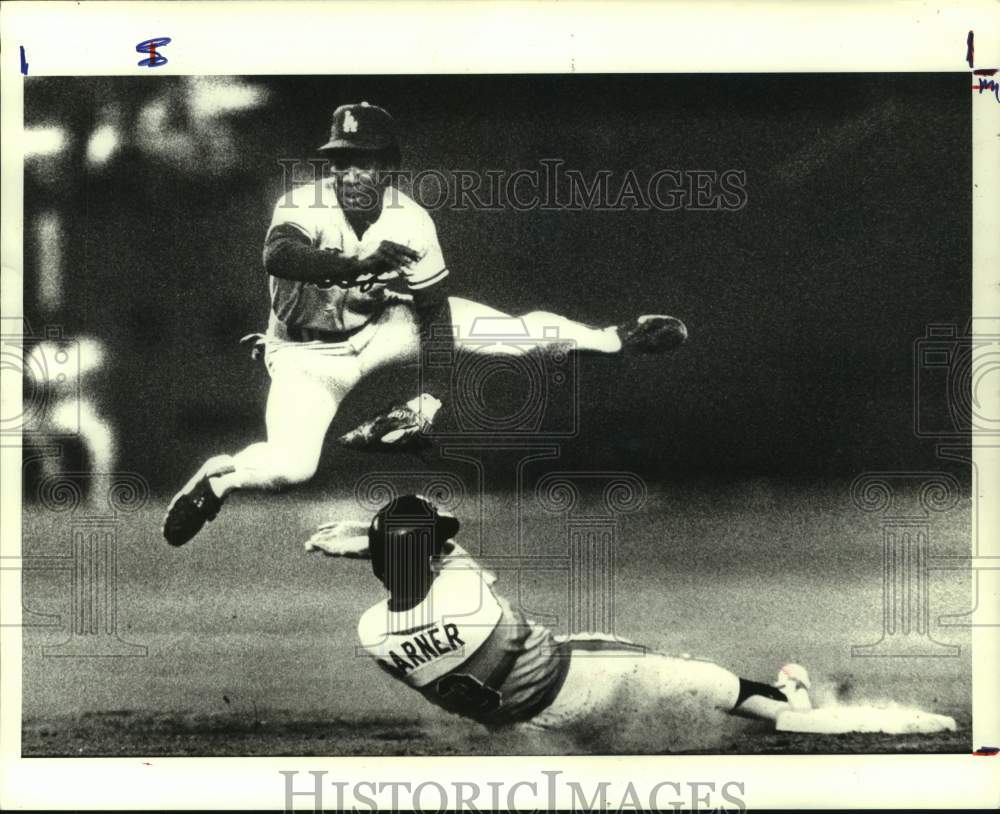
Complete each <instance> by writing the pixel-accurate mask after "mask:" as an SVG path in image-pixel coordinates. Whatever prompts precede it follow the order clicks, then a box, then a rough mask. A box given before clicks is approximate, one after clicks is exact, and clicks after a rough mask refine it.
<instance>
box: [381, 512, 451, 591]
mask: <svg viewBox="0 0 1000 814" xmlns="http://www.w3.org/2000/svg"><path fill="white" fill-rule="evenodd" d="M459 527H460V524H459V522H458V519H457V518H456V517H455V516H454V515H452V514H449V513H448V512H445V511H440V510H439V509H438V508H437V507H436V506H435V505H434V504H433V503H431V502H430V501H429V500H427V499H426V498H424V497H421V496H420V495H401V496H400V497H397V498H394V499H393V500H391V501H390V502H389V503H388V504H386V505H385V506H383V507H382V509H380V510H379V512H378V514H376V515H375V517H374V518H372V522H371V525H370V526H369V527H368V550H369V552H370V553H371V560H372V571H374V572H375V576H376V577H378V578H379V579H380V580H382V582H383V583H384V582H386V570H387V566H388V570H389V571H392V572H395V573H400V572H402V571H404V570H405V571H409V570H410V569H411V568H414V569H416V570H417V571H418V572H419V571H423V570H425V569H427V568H428V567H429V566H428V563H429V561H430V558H431V557H436V556H438V555H439V554H440V553H441V551H442V549H443V548H444V544H445V542H446V541H448V540H450V539H451V538H452V537H454V536H455V535H456V534H457V533H458V529H459Z"/></svg>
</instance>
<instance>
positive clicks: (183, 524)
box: [163, 461, 233, 546]
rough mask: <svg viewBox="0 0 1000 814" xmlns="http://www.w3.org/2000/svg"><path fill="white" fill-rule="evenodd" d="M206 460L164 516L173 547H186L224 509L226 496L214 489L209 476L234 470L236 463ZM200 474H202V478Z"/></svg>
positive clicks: (165, 537) (164, 535) (166, 531)
mask: <svg viewBox="0 0 1000 814" xmlns="http://www.w3.org/2000/svg"><path fill="white" fill-rule="evenodd" d="M210 463H212V462H211V461H210V462H209V463H206V464H205V466H203V467H202V468H201V470H200V471H199V473H198V475H195V477H194V478H192V479H191V481H189V482H188V485H187V486H185V487H184V489H182V490H181V491H180V492H179V493H178V494H177V496H176V497H175V498H174V499H173V500H172V501H171V503H170V506H169V508H168V509H167V515H166V517H164V518H163V538H164V539H165V540H166V541H167V542H168V543H170V545H172V546H182V545H184V544H185V543H186V542H188V541H190V540H191V539H192V538H193V537H194V536H195V535H196V534H197V533H198V532H199V531H201V528H202V526H204V525H205V523H206V522H208V521H209V520H214V519H215V518H216V517H217V516H218V514H219V509H221V508H222V504H223V502H224V498H220V497H219V496H218V495H216V494H215V492H213V491H212V486H211V484H210V483H209V479H210V478H212V477H215V476H217V475H225V474H228V473H229V472H232V471H233V467H232V465H227V466H222V467H218V466H216V467H210V466H209V464H210ZM199 475H200V477H199Z"/></svg>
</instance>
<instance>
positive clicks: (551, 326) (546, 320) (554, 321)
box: [521, 311, 566, 338]
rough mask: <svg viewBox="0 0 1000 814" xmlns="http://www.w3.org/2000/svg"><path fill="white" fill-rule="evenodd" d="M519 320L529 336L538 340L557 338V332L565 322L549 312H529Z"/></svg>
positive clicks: (564, 319) (562, 318) (557, 315)
mask: <svg viewBox="0 0 1000 814" xmlns="http://www.w3.org/2000/svg"><path fill="white" fill-rule="evenodd" d="M521 320H522V321H523V322H524V325H525V327H526V328H527V329H528V332H529V333H530V334H531V336H533V337H538V338H550V337H551V338H558V334H559V331H561V329H562V327H563V325H564V323H565V322H566V318H565V317H561V316H559V314H553V313H552V312H550V311H529V312H528V313H527V314H525V315H524V316H523V317H521Z"/></svg>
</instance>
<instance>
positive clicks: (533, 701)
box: [306, 495, 812, 752]
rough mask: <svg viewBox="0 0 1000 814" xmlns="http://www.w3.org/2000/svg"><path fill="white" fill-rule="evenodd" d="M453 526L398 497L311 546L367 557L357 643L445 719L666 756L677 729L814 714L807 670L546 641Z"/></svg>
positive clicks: (591, 640) (616, 642)
mask: <svg viewBox="0 0 1000 814" xmlns="http://www.w3.org/2000/svg"><path fill="white" fill-rule="evenodd" d="M458 530H459V522H458V520H457V519H456V518H455V517H453V516H452V515H450V514H447V513H445V512H442V511H439V510H438V509H437V508H436V507H435V506H434V505H433V504H432V503H430V502H429V501H427V500H425V499H424V498H422V497H419V496H417V495H406V496H402V497H398V498H396V499H395V500H393V501H391V502H390V503H389V504H387V505H386V506H385V507H383V508H382V510H381V511H379V512H378V514H376V515H375V517H374V519H373V520H372V521H371V524H370V525H369V526H367V528H366V526H365V524H359V523H350V522H339V523H333V524H329V525H327V526H321V527H320V529H319V530H318V531H317V532H316V534H314V535H313V537H312V538H311V539H310V540H309V541H308V542H307V543H306V548H307V550H312V551H319V552H322V553H324V554H327V555H330V556H334V557H354V558H367V559H370V560H371V566H372V570H373V571H374V572H375V576H376V577H377V578H378V579H379V580H380V581H381V582H382V584H383V585H384V586H385V588H386V590H388V592H389V596H388V598H387V599H383V600H382V601H381V602H379V603H378V604H377V605H374V606H373V607H371V608H369V609H368V610H367V611H366V612H365V613H364V614H363V615H362V617H361V620H360V622H359V623H358V636H359V638H360V642H361V646H362V647H363V648H364V650H365V651H366V652H367V653H368V655H370V656H371V657H373V658H374V659H375V660H376V662H377V663H378V665H379V666H380V667H381V668H382V669H383V670H385V671H386V672H387V673H389V675H391V676H392V677H393V678H396V679H398V680H400V681H402V682H403V683H404V684H406V685H407V686H409V687H411V688H413V689H414V690H416V691H417V692H419V693H420V694H421V695H423V696H424V698H426V699H427V700H428V701H430V702H431V703H432V704H436V705H438V706H440V707H443V708H444V709H446V710H448V711H449V712H453V713H457V714H459V715H463V716H465V717H467V718H471V719H472V720H474V721H478V722H479V723H481V724H484V725H485V726H487V727H490V728H499V727H519V728H522V729H523V730H525V731H527V732H529V733H530V732H533V733H550V734H555V735H558V736H559V737H560V738H561V739H564V738H567V739H569V740H570V742H571V745H572V748H573V749H580V750H582V751H595V750H598V751H622V750H623V749H634V748H635V747H636V745H637V742H638V744H639V745H641V748H642V750H643V751H653V752H658V751H668V750H669V749H670V748H671V743H676V742H677V737H678V734H679V733H678V732H677V731H676V727H677V726H678V723H677V722H678V721H683V722H684V723H685V725H687V726H690V727H694V728H697V727H698V726H705V725H708V724H710V723H711V722H712V719H713V718H715V719H717V722H721V720H722V719H724V718H725V716H726V715H727V714H729V715H737V716H741V717H747V718H757V719H762V720H765V721H770V722H775V723H776V722H777V720H778V717H779V716H780V715H782V714H783V713H785V712H787V711H790V710H795V711H796V712H803V711H805V710H809V709H811V707H812V704H811V702H810V699H809V692H808V688H809V676H808V674H807V672H806V670H805V668H803V667H801V666H800V665H796V664H786V665H785V666H784V667H783V668H782V669H781V671H780V672H779V674H778V681H777V683H776V684H775V685H774V686H769V685H767V684H761V683H758V682H756V681H749V680H747V679H744V678H739V677H737V676H736V675H734V674H733V673H731V672H729V671H728V670H725V669H723V668H722V667H719V666H718V665H715V664H712V663H710V662H706V661H699V660H692V659H685V658H671V657H668V656H665V655H661V654H658V653H652V652H647V651H645V650H644V649H642V648H640V647H638V646H637V645H634V644H632V643H630V642H627V641H624V640H620V639H613V638H611V637H608V636H606V635H605V636H600V635H582V636H581V635H578V636H570V637H558V636H554V635H553V634H552V632H551V631H550V630H549V629H548V628H546V627H545V626H544V625H541V624H538V623H537V622H534V621H532V620H530V619H528V618H526V617H525V616H524V614H523V613H522V612H521V611H520V610H517V609H515V608H513V607H512V606H511V605H510V603H509V602H508V601H507V600H506V599H504V598H503V597H502V596H500V595H499V594H498V593H497V592H496V591H495V589H494V583H495V581H496V578H495V576H493V575H492V574H491V573H489V572H488V571H485V570H483V569H482V568H481V567H480V566H479V565H478V564H477V563H476V562H475V560H473V559H472V558H471V557H470V556H469V555H468V554H467V553H466V552H465V551H464V550H463V549H462V548H461V547H460V546H459V544H458V543H456V542H455V541H454V537H455V535H456V534H457V533H458Z"/></svg>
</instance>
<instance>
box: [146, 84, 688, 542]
mask: <svg viewBox="0 0 1000 814" xmlns="http://www.w3.org/2000/svg"><path fill="white" fill-rule="evenodd" d="M320 150H321V152H322V153H323V154H324V155H325V156H327V157H328V158H329V159H330V163H331V164H332V166H333V169H334V172H333V173H332V175H331V177H330V178H328V179H326V180H325V181H324V187H323V189H322V191H323V192H325V193H326V194H327V200H326V202H325V205H323V206H316V205H315V199H316V190H315V189H314V188H312V185H308V186H307V187H304V188H301V189H299V190H297V195H296V194H295V192H294V191H293V194H292V195H291V196H283V197H282V199H281V200H280V201H279V202H278V204H277V206H276V207H275V210H274V218H273V220H272V222H271V227H270V229H269V230H268V232H267V237H266V238H265V241H264V269H265V271H266V272H267V274H268V282H269V286H270V294H271V314H270V318H269V321H268V328H267V334H266V336H264V337H262V338H261V341H260V343H259V346H258V348H257V350H258V351H261V352H263V355H264V359H265V362H266V365H267V369H268V372H269V374H270V376H271V386H270V391H269V393H268V398H267V413H266V424H267V440H266V441H264V442H261V443H257V444H251V445H250V446H249V447H247V448H246V449H244V450H243V451H242V452H239V453H237V454H236V455H220V456H216V457H213V458H211V459H209V460H208V461H207V462H206V463H205V464H204V465H203V466H202V467H201V468H200V469H199V470H198V472H197V473H196V474H195V475H194V477H192V478H191V480H190V481H189V482H188V483H187V484H186V485H185V486H184V488H183V489H182V490H181V491H180V492H179V493H178V494H177V495H176V496H175V497H174V499H173V500H172V501H171V504H170V507H169V509H168V510H167V515H166V518H165V519H164V524H163V536H164V537H165V538H166V540H167V541H168V542H169V543H170V544H171V545H175V546H178V545H183V544H184V543H186V542H188V541H189V540H190V539H191V538H192V537H194V536H195V535H196V534H197V533H198V532H199V531H200V530H201V528H202V526H203V525H204V524H205V522H206V521H207V520H212V519H214V518H215V516H216V515H217V514H218V512H219V509H220V508H221V507H222V504H223V502H224V501H225V499H226V496H227V495H228V494H229V493H230V492H232V491H234V490H236V489H265V490H276V489H282V488H285V487H288V486H293V485H295V484H300V483H304V482H305V481H308V480H309V479H310V478H311V477H312V476H313V474H314V473H315V471H316V467H317V464H318V463H319V457H320V451H321V449H322V446H323V440H324V438H325V436H326V432H327V430H328V429H329V426H330V423H331V422H332V421H333V418H334V415H335V414H336V412H337V407H338V405H339V404H340V403H341V402H342V401H343V399H344V397H345V396H346V395H347V394H348V393H349V392H350V390H351V389H352V388H353V387H354V386H355V385H356V384H357V383H358V382H359V381H360V380H361V379H362V378H363V377H364V376H366V375H368V374H369V373H371V372H372V371H374V370H377V369H379V368H382V367H384V366H387V365H390V364H399V363H407V362H415V361H417V360H418V358H419V351H420V345H419V342H420V339H421V337H422V336H427V335H428V332H429V331H430V326H432V325H449V324H450V325H452V326H454V328H455V331H454V333H455V334H456V339H455V343H456V347H457V349H459V350H467V351H470V352H473V353H497V352H503V353H529V352H533V351H536V350H539V349H543V348H544V347H545V346H547V345H549V344H551V343H552V341H553V340H552V339H551V338H546V337H552V336H553V335H555V336H557V337H558V340H557V341H563V340H569V342H570V343H572V345H573V346H574V347H575V348H576V349H577V350H586V351H594V352H600V353H611V354H615V353H623V352H637V353H657V352H662V351H666V350H670V349H672V348H675V347H677V346H678V345H680V344H682V343H683V342H684V340H685V339H686V337H687V330H686V328H685V327H684V324H683V323H682V322H681V321H680V320H678V319H675V318H673V317H668V316H661V315H647V316H641V317H639V318H638V319H636V320H635V321H633V322H631V323H629V324H626V325H621V326H611V327H609V328H603V329H600V328H593V327H590V326H587V325H583V324H581V323H579V322H574V321H572V320H569V319H566V318H565V317H562V316H559V315H557V314H550V313H542V312H533V313H530V314H525V315H524V316H523V317H521V318H520V323H519V324H521V325H522V326H524V328H526V329H527V330H528V332H529V335H530V336H532V337H538V338H537V339H536V340H533V341H525V339H524V337H523V336H518V337H517V342H516V343H512V344H510V345H505V346H503V347H502V348H497V347H495V346H489V345H486V346H484V343H482V341H476V342H471V343H466V342H464V341H463V337H469V335H470V334H471V333H474V331H472V330H470V328H471V327H472V326H473V323H474V322H475V321H476V320H477V319H479V318H486V319H495V318H507V319H510V317H509V316H508V315H506V314H503V313H501V312H499V311H497V310H495V309H493V308H489V307H488V306H485V305H480V304H478V303H474V302H470V301H469V300H465V299H460V298H458V297H448V296H447V294H446V286H445V279H446V278H447V277H448V268H447V266H446V265H445V261H444V256H443V254H442V252H441V246H440V245H439V244H438V239H437V233H436V231H435V229H434V223H433V222H432V220H431V218H430V215H428V213H427V212H426V211H425V210H424V209H423V208H421V207H420V206H419V205H417V204H416V203H414V202H413V201H412V200H411V199H410V198H408V197H407V196H406V195H405V194H404V193H403V192H402V191H400V190H399V189H398V188H396V187H395V186H393V185H392V184H391V180H392V171H394V170H396V169H397V168H398V167H399V162H400V151H399V146H398V141H397V138H396V132H395V124H394V122H393V119H392V117H391V116H390V115H389V114H388V113H387V112H386V111H385V110H383V109H382V108H380V107H376V106H374V105H370V104H367V103H365V102H362V103H361V104H353V105H343V106H341V107H338V108H337V109H336V110H335V111H334V114H333V125H332V128H331V136H330V140H329V141H328V142H327V143H326V144H325V145H323V147H321V148H320ZM296 198H297V199H298V200H296ZM553 329H555V330H554V331H553ZM437 406H439V402H437V400H436V399H434V398H433V397H423V396H421V397H418V398H417V399H416V400H415V401H414V402H413V404H412V405H411V407H409V408H407V409H406V410H405V411H404V412H405V413H406V414H407V415H408V416H410V417H413V416H415V415H416V414H417V413H419V422H417V423H415V422H412V421H411V422H408V421H407V420H406V417H405V416H404V420H402V421H399V420H398V419H399V415H398V414H396V415H395V416H393V417H392V420H391V421H390V422H389V424H388V425H386V424H385V422H382V423H379V424H377V426H375V427H374V428H373V427H372V426H368V427H367V428H362V431H361V433H360V437H361V441H362V443H368V442H370V441H372V440H373V438H372V436H373V432H374V434H375V440H378V441H382V442H391V440H392V439H391V438H387V436H391V434H392V431H393V428H394V427H402V428H403V429H402V431H401V432H402V434H403V435H407V434H410V435H412V430H413V429H414V427H415V426H418V424H419V426H420V427H425V425H426V422H427V421H429V420H432V418H433V415H432V413H433V411H434V409H435V408H436V407H437ZM397 434H398V433H397Z"/></svg>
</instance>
